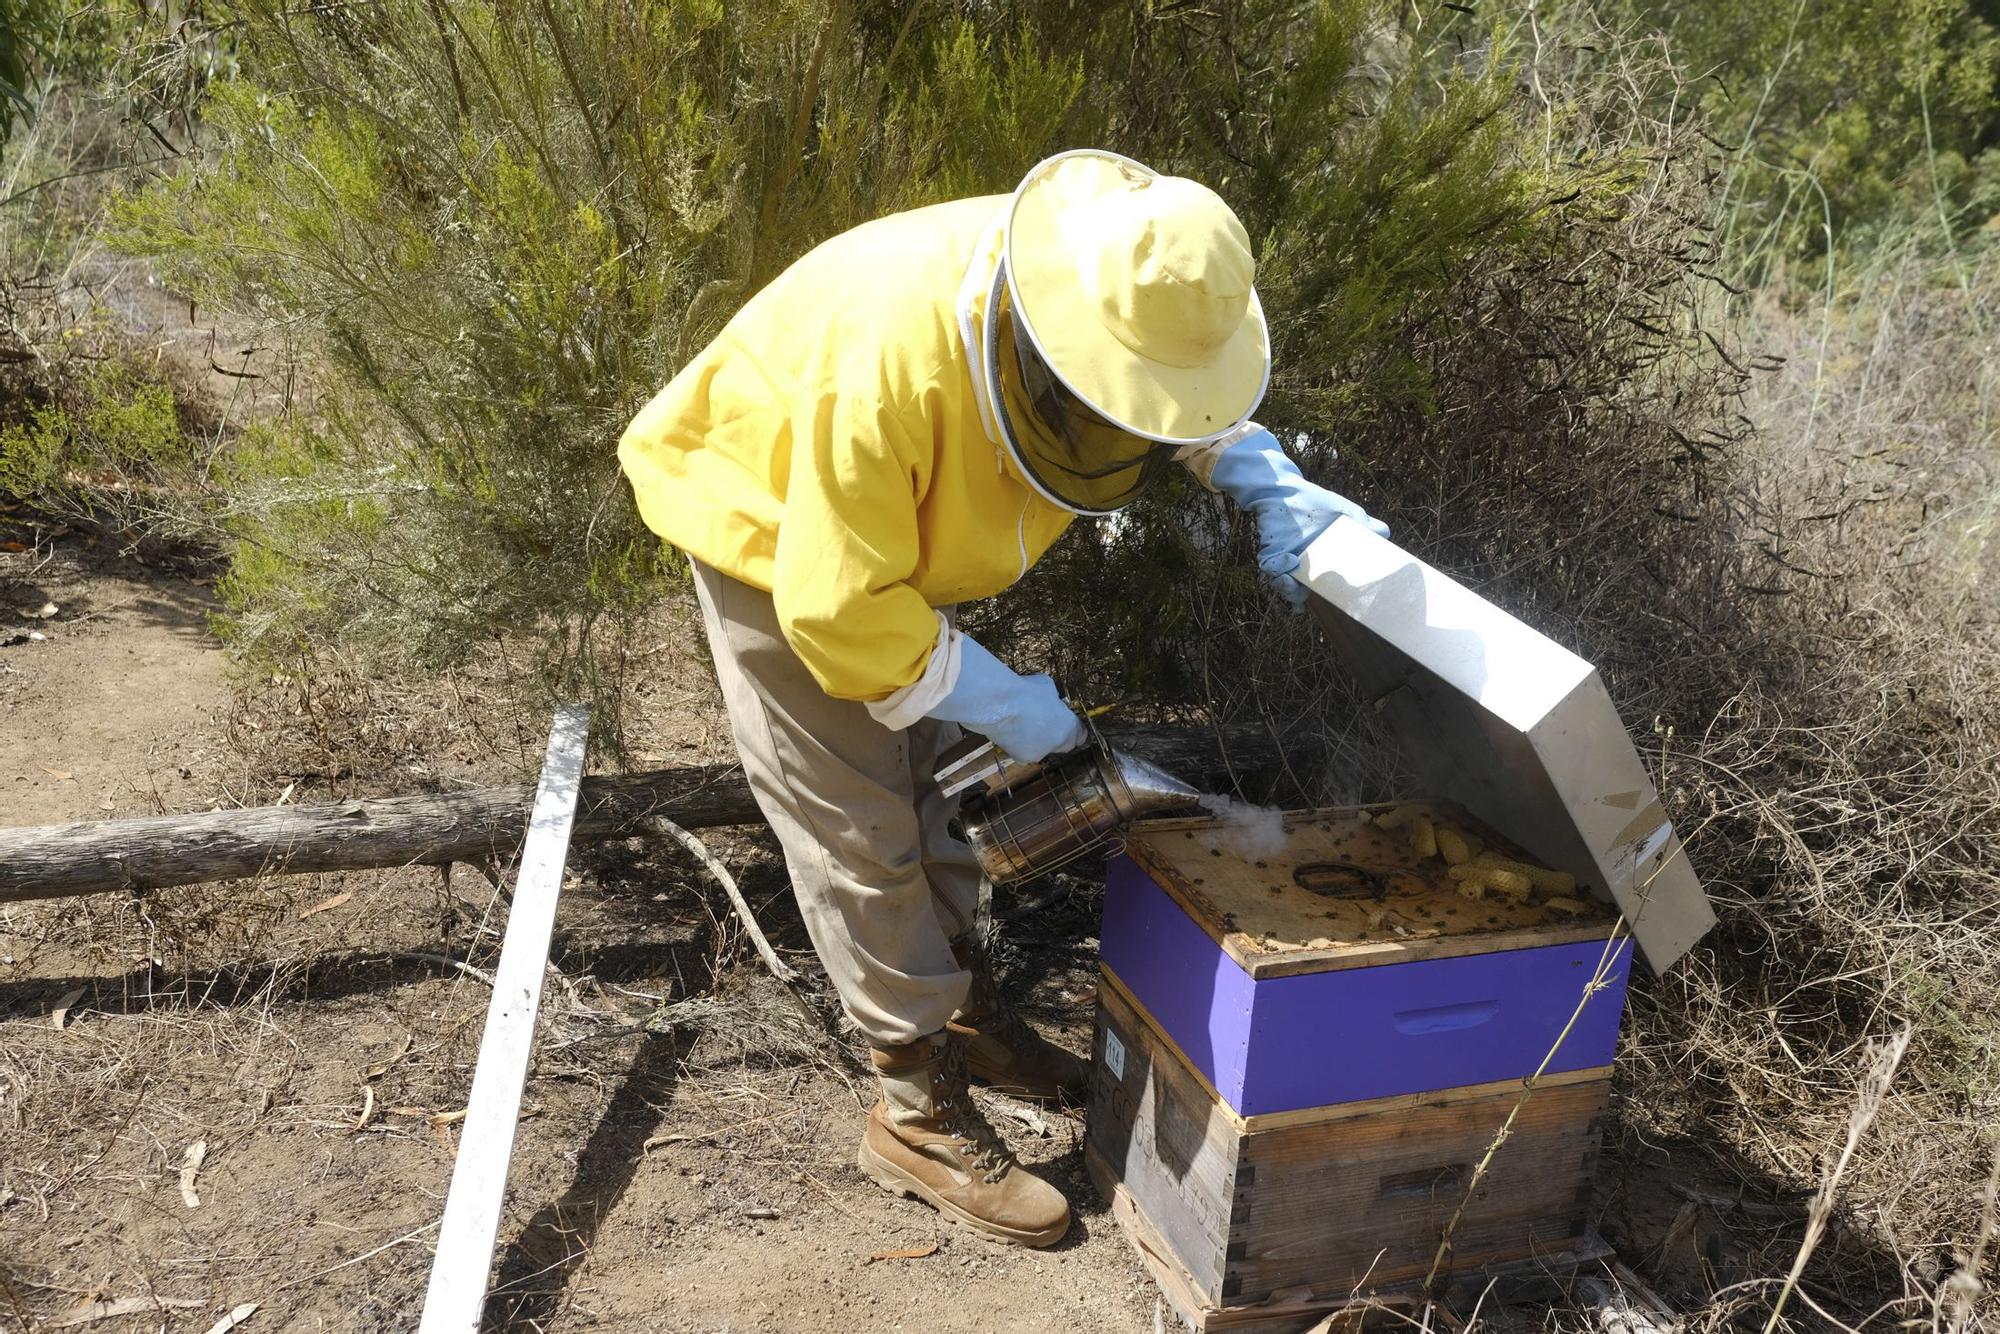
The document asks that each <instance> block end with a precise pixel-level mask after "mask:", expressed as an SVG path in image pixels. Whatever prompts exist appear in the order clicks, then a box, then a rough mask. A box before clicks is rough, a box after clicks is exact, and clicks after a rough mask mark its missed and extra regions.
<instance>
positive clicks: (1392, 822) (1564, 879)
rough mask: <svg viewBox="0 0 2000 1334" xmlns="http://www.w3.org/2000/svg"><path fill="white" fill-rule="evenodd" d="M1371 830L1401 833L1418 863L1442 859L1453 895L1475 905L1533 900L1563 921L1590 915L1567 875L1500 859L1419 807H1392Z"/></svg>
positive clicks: (1471, 836) (1469, 835) (1463, 831)
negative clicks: (1492, 899) (1484, 901)
mask: <svg viewBox="0 0 2000 1334" xmlns="http://www.w3.org/2000/svg"><path fill="white" fill-rule="evenodd" d="M1373 821H1374V824H1375V827H1376V828H1377V829H1389V830H1402V831H1404V832H1405V833H1406V834H1407V835H1408V837H1409V843H1410V851H1411V853H1412V854H1413V855H1415V857H1416V858H1417V860H1418V861H1431V860H1434V859H1442V860H1443V861H1444V863H1445V865H1446V867H1447V868H1448V869H1447V870H1446V872H1445V874H1446V875H1449V876H1450V877H1451V879H1452V882H1453V883H1454V884H1455V885H1457V887H1458V892H1459V893H1460V894H1463V895H1464V896H1465V897H1466V898H1468V899H1473V900H1475V901H1477V900H1480V899H1484V898H1485V897H1486V896H1487V895H1488V894H1493V895H1496V896H1497V897H1499V898H1503V899H1506V900H1507V901H1508V902H1510V903H1527V902H1529V901H1530V900H1531V899H1537V898H1539V899H1540V900H1541V903H1542V906H1543V907H1544V908H1547V909H1548V910H1550V911H1551V912H1556V913H1560V914H1562V915H1563V916H1565V917H1580V916H1582V915H1583V914H1585V913H1587V912H1589V911H1590V907H1589V905H1588V904H1586V903H1584V902H1583V901H1582V900H1581V899H1578V898H1576V897H1575V894H1576V877H1575V876H1573V875H1571V874H1569V873H1568V872H1567V871H1552V870H1550V869H1549V868H1548V867H1546V866H1536V865H1534V864H1533V863H1531V862H1524V861H1519V860H1517V859H1515V858H1512V857H1507V856H1503V855H1502V854H1500V853H1498V852H1495V851H1494V850H1493V849H1491V848H1489V847H1487V846H1486V845H1485V843H1484V841H1483V840H1481V839H1480V837H1479V836H1478V835H1477V834H1474V833H1472V832H1471V831H1470V830H1466V829H1460V828H1459V827H1458V826H1456V825H1451V824H1444V823H1442V822H1440V821H1438V820H1437V819H1435V818H1434V817H1433V816H1432V815H1431V813H1430V811H1428V810H1427V809H1425V808H1424V807H1422V806H1414V805H1405V806H1397V807H1395V808H1394V809H1392V810H1387V811H1383V812H1382V813H1381V814H1379V815H1376V816H1374V817H1373Z"/></svg>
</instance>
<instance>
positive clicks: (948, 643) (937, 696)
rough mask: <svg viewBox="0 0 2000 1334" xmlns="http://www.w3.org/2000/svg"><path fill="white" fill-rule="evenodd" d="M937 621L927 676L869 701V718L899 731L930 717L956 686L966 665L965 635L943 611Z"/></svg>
mask: <svg viewBox="0 0 2000 1334" xmlns="http://www.w3.org/2000/svg"><path fill="white" fill-rule="evenodd" d="M937 620H938V634H937V644H936V646H935V647H933V648H932V649H931V660H930V662H929V663H927V664H925V666H924V674H923V675H922V676H920V677H918V678H917V679H916V680H914V681H912V682H910V684H908V685H906V686H904V687H903V688H902V689H901V690H898V691H896V692H895V693H894V694H892V695H889V696H887V697H885V698H883V699H871V700H869V701H868V714H869V716H870V717H872V718H873V719H874V720H875V721H876V722H878V723H880V724H882V726H884V727H887V728H890V729H892V730H894V731H897V732H900V731H902V730H903V729H904V728H906V727H909V726H911V725H912V724H914V723H916V722H917V721H918V720H920V719H923V718H928V717H930V713H931V710H932V709H935V708H936V707H937V706H938V705H940V704H942V703H943V702H944V697H945V696H946V695H949V694H950V693H951V692H952V690H953V689H955V688H956V687H957V685H958V673H959V668H960V667H961V666H962V665H963V662H964V654H963V649H962V647H961V645H962V643H963V641H964V639H965V636H964V635H962V634H960V633H959V632H958V627H957V626H955V625H953V624H952V623H951V620H950V618H949V617H947V616H946V615H945V614H944V613H943V612H938V613H937Z"/></svg>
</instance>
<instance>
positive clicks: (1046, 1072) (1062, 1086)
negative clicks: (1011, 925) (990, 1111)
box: [946, 938, 1090, 1107]
mask: <svg viewBox="0 0 2000 1334" xmlns="http://www.w3.org/2000/svg"><path fill="white" fill-rule="evenodd" d="M951 952H952V953H953V954H954V955H956V956H957V958H958V966H959V967H961V968H965V969H968V970H970V971H971V973H972V990H970V991H969V992H967V993H966V996H965V1004H964V1005H962V1006H960V1007H959V1010H958V1013H957V1014H955V1015H953V1016H952V1017H951V1022H950V1023H949V1024H948V1025H946V1028H947V1030H948V1031H949V1032H951V1033H954V1034H956V1035H957V1036H958V1038H959V1040H960V1041H961V1042H963V1043H964V1044H965V1064H966V1068H967V1070H969V1071H970V1072H971V1074H972V1077H973V1078H974V1079H977V1080H980V1081H981V1082H983V1083H986V1084H990V1085H992V1086H993V1088H994V1089H996V1090H998V1091H999V1092H1001V1093H1005V1094H1009V1095H1011V1096H1013V1097H1016V1098H1041V1099H1045V1100H1046V1101H1049V1102H1062V1103H1067V1104H1068V1105H1070V1106H1073V1107H1081V1106H1083V1105H1084V1103H1085V1102H1087V1101H1089V1098H1090V1067H1089V1065H1087V1064H1086V1063H1085V1062H1084V1061H1083V1059H1082V1058H1081V1057H1078V1056H1073V1055H1071V1054H1070V1053H1069V1052H1066V1051H1064V1050H1063V1049H1062V1048H1061V1047H1058V1046H1056V1045H1055V1044H1054V1043H1053V1042H1050V1041H1049V1040H1048V1039H1047V1038H1045V1037H1043V1036H1042V1035H1041V1034H1039V1033H1037V1032H1036V1031H1035V1030H1034V1029H1032V1028H1030V1027H1028V1025H1027V1023H1026V1022H1025V1021H1023V1020H1022V1018H1021V1016H1019V1015H1018V1014H1016V1013H1014V1009H1013V1007H1012V1006H1010V1005H1008V1004H1006V1003H1005V1002H1004V1001H1002V1000H1001V999H1000V995H999V993H998V992H997V991H996V990H994V987H993V971H992V968H991V967H990V966H989V965H988V963H987V960H986V951H984V950H982V949H981V948H979V946H978V945H977V944H975V943H974V942H973V941H972V940H971V939H969V938H967V939H961V940H955V941H953V942H952V944H951Z"/></svg>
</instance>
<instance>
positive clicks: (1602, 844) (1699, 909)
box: [1297, 522, 1715, 973]
mask: <svg viewBox="0 0 2000 1334" xmlns="http://www.w3.org/2000/svg"><path fill="white" fill-rule="evenodd" d="M1297 576H1298V579H1299V582H1300V583H1302V584H1304V585H1305V586H1306V588H1307V590H1308V591H1309V593H1310V594H1311V596H1309V597H1308V598H1307V600H1306V601H1307V605H1308V606H1309V607H1310V608H1311V610H1312V613H1313V615H1314V617H1315V618H1316V619H1317V620H1318V622H1319V624H1320V625H1321V626H1322V627H1323V628H1324V629H1325V631H1326V636H1327V639H1328V641H1329V644H1330V646H1331V647H1332V650H1333V653H1334V655H1335V657H1336V659H1337V660H1338V661H1339V662H1340V663H1341V665H1342V666H1343V667H1345V668H1346V669H1347V670H1348V671H1349V672H1350V673H1352V675H1353V677H1354V679H1355V681H1356V682H1357V684H1358V685H1359V687H1360V689H1361V692H1362V694H1363V697H1364V698H1366V699H1368V700H1371V701H1373V702H1374V705H1375V707H1376V709H1377V711H1378V712H1379V714H1380V715H1381V716H1382V718H1383V720H1384V721H1385V722H1386V723H1388V725H1389V727H1390V730H1392V731H1393V732H1394V733H1395V734H1396V736H1397V738H1398V740H1399V741H1400V742H1401V744H1402V748H1403V750H1404V752H1405V755H1406V758H1407V759H1408V760H1409V762H1410V764H1411V766H1412V767H1413V768H1414V769H1415V770H1416V772H1417V774H1418V776H1419V778H1420V779H1421V780H1422V781H1423V784H1424V786H1425V789H1426V791H1427V792H1428V793H1429V795H1431V796H1433V797H1436V798H1438V799H1441V800H1444V801H1449V802H1453V803H1455V804H1457V805H1459V806H1461V807H1463V808H1464V809H1466V810H1467V811H1470V812H1471V813H1472V814H1473V815H1475V816H1477V817H1478V818H1479V819H1481V820H1483V821H1485V822H1486V823H1487V824H1488V825H1491V826H1492V827H1493V828H1494V830H1496V831H1497V832H1499V833H1501V834H1504V835H1506V836H1507V837H1508V838H1510V839H1512V840H1513V841H1514V842H1516V843H1518V844H1519V845H1520V846H1521V847H1523V848H1524V849H1526V850H1527V851H1528V852H1530V853H1532V854H1533V855H1534V856H1535V857H1537V858H1538V859H1540V860H1541V861H1542V862H1543V863H1545V864H1546V865H1548V866H1551V867H1554V868H1556V869H1558V870H1563V871H1568V872H1569V873H1570V874H1572V875H1574V876H1575V877H1576V878H1577V880H1578V881H1579V882H1580V883H1581V884H1584V885H1587V886H1589V887H1590V890H1591V892H1592V893H1594V894H1597V895H1598V896H1599V897H1609V898H1610V900H1611V901H1612V902H1614V903H1616V904H1617V905H1618V907H1619V909H1620V910H1621V911H1622V912H1623V913H1624V914H1625V917H1626V920H1627V922H1629V923H1630V925H1631V928H1632V935H1633V937H1634V938H1635V939H1636V940H1637V942H1638V945H1639V950H1640V953H1641V954H1642V955H1643V956H1644V957H1645V960H1646V962H1647V964H1648V965H1649V966H1650V967H1651V968H1652V969H1653V971H1654V972H1656V973H1657V972H1664V971H1665V970H1666V969H1667V968H1668V967H1670V966H1671V965H1672V964H1673V963H1674V961H1675V960H1677V959H1679V958H1680V957H1681V955H1683V954H1685V953H1687V951H1688V950H1689V948H1690V947H1692V946H1693V945H1694V943H1695V942H1696V941H1698V940H1700V939H1701V937H1702V935H1703V934H1704V933H1706V932H1707V930H1708V929H1709V927H1711V926H1713V925H1714V924H1715V913H1714V910H1713V909H1711V908H1710V907H1709V903H1708V896H1707V895H1706V894H1704V893H1703V892H1702V888H1701V882H1700V880H1698V879H1697V878H1696V876H1695V873H1694V868H1693V867H1692V866H1690V865H1689V864H1688V858H1687V853H1686V851H1685V850H1684V849H1683V848H1682V846H1681V840H1680V836H1679V835H1678V834H1676V833H1675V832H1674V826H1673V822H1672V821H1671V820H1669V819H1668V818H1667V813H1666V811H1665V809H1664V808H1662V806H1661V804H1660V797H1659V793H1658V791H1657V790H1655V788H1654V787H1653V783H1652V780H1651V778H1650V777H1648V775H1647V773H1646V767H1645V765H1644V764H1643V763H1641V761H1640V759H1639V753H1638V752H1637V751H1636V750H1635V749H1633V746H1632V740H1631V737H1630V735H1629V734H1628V733H1627V732H1626V730H1625V725H1624V723H1623V722H1621V721H1620V720H1619V717H1618V710H1617V709H1616V708H1614V707H1613V706H1612V703H1611V696H1610V694H1609V693H1608V692H1606V690H1605V689H1604V682H1603V681H1602V680H1601V679H1599V677H1598V674H1597V670H1596V669H1595V668H1594V667H1592V666H1591V665H1590V664H1589V663H1587V662H1585V661H1584V660H1583V659H1582V658H1579V657H1577V656H1576V654H1574V653H1571V652H1570V651H1569V650H1568V649H1566V648H1563V647H1562V646H1561V645H1560V644H1557V643H1556V642H1555V641H1554V640H1552V639H1549V638H1548V637H1547V636H1546V635H1543V634H1541V633H1539V632H1538V631H1536V630H1534V629H1533V628H1531V627H1530V626H1528V625H1526V624H1525V623H1523V622H1521V621H1519V620H1517V619H1515V618H1514V617H1513V616H1510V615H1508V614H1507V613H1506V612H1504V611H1502V610H1501V609H1500V608H1498V607H1496V606H1494V605H1493V604H1492V603H1491V602H1488V601H1487V600H1486V599H1485V598H1483V597H1480V596H1479V595H1478V594H1477V593H1475V592H1473V591H1472V590H1471V589H1469V588H1467V587H1465V585H1463V584H1461V583H1459V582H1457V581H1456V580H1454V579H1452V578H1450V577H1449V576H1447V575H1445V574H1443V573H1442V572H1440V571H1438V570H1435V569H1432V568H1431V567H1430V566H1428V565H1426V564H1424V563H1423V562H1422V561H1420V560H1418V559H1417V558H1416V557H1414V556H1412V555H1410V554H1409V553H1408V552H1406V551H1404V550H1403V549H1402V548H1401V547H1398V546H1396V545H1395V544H1394V543H1392V542H1390V541H1388V540H1387V539H1385V538H1380V537H1377V536H1375V534H1373V533H1372V532H1370V531H1368V529H1366V528H1364V527H1363V526H1362V525H1361V524H1359V523H1354V522H1338V523H1335V524H1334V525H1333V527H1331V528H1329V529H1327V530H1326V532H1324V533H1323V534H1321V535H1320V536H1319V537H1318V538H1317V539H1316V540H1315V541H1314V542H1313V544H1312V545H1311V546H1309V547H1307V548H1306V551H1305V554H1304V555H1303V556H1302V557H1301V558H1300V562H1299V568H1298V571H1297Z"/></svg>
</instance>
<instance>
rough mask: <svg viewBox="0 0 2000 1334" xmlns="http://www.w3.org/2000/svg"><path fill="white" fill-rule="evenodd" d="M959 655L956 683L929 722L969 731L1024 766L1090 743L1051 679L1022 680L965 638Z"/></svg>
mask: <svg viewBox="0 0 2000 1334" xmlns="http://www.w3.org/2000/svg"><path fill="white" fill-rule="evenodd" d="M958 652H959V659H958V683H957V684H956V685H954V686H952V688H951V693H950V694H948V695H946V696H945V697H944V698H943V699H941V700H939V701H938V702H937V707H935V708H933V709H932V710H931V712H930V716H931V717H933V718H942V719H944V720H945V721H946V722H953V723H958V724H960V725H961V726H964V727H969V728H971V729H972V730H973V731H975V732H977V733H979V734H980V735H981V736H984V737H986V738H988V739H989V740H991V741H992V742H994V744H996V745H998V746H999V747H1000V749H1002V750H1004V751H1006V752H1007V753H1008V754H1009V755H1011V756H1013V757H1014V758H1015V759H1017V760H1021V761H1023V762H1024V763H1028V764H1033V763H1034V762H1035V761H1037V760H1040V759H1043V758H1044V757H1046V756H1049V755H1052V754H1054V753H1055V752H1057V751H1061V750H1075V749H1076V748H1077V747H1078V746H1081V745H1082V744H1083V743H1084V741H1085V740H1087V739H1088V737H1089V733H1087V732H1086V731H1085V730H1084V726H1083V720H1082V719H1081V718H1079V717H1077V716H1076V714H1075V713H1074V712H1073V711H1072V710H1071V709H1070V707H1069V705H1067V704H1065V703H1063V698H1062V694H1061V692H1059V691H1058V690H1057V689H1056V683H1055V680H1054V679H1053V678H1052V677H1048V676H1039V675H1038V676H1022V675H1021V674H1020V673H1018V672H1016V671H1015V670H1014V669H1013V668H1011V667H1009V666H1008V665H1007V664H1006V663H1004V662H1002V661H1000V659H998V658H996V657H994V656H993V655H992V654H991V653H988V652H987V651H986V649H985V648H984V647H983V646H982V645H981V644H980V643H979V642H978V641H977V640H975V639H973V638H972V637H971V636H969V635H966V636H961V637H960V639H959V650H958Z"/></svg>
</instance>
